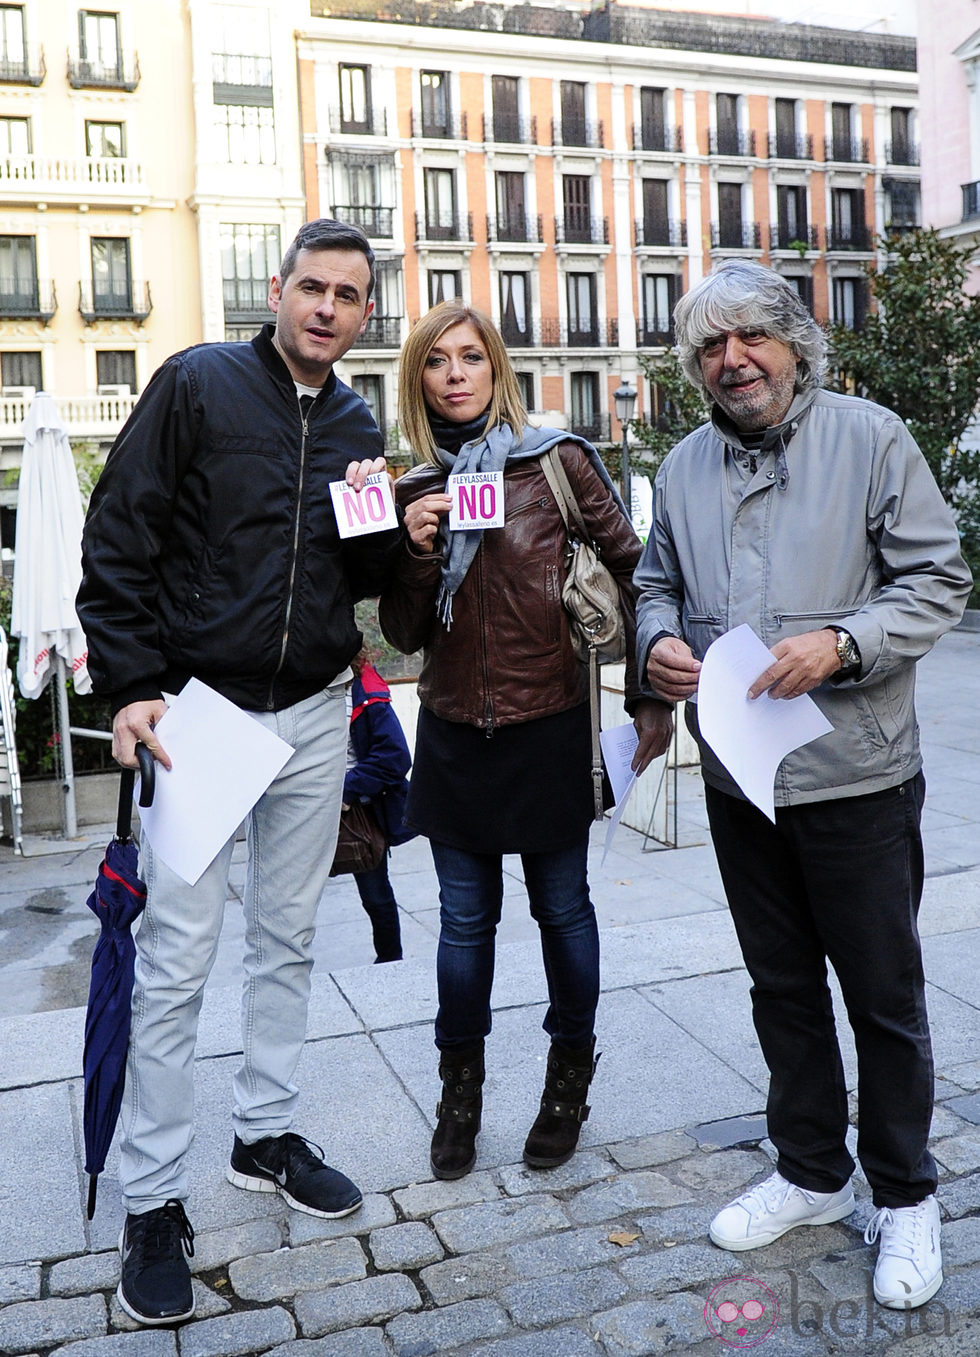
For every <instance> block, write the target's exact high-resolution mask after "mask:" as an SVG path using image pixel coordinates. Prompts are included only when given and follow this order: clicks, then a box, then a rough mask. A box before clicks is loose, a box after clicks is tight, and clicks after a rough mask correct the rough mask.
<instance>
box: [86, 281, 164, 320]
mask: <svg viewBox="0 0 980 1357" xmlns="http://www.w3.org/2000/svg"><path fill="white" fill-rule="evenodd" d="M78 310H79V313H80V314H81V317H82V320H84V322H85V324H86V325H91V324H93V323H94V322H95V321H97V320H135V321H136V323H137V324H138V325H142V323H143V321H144V320H146V318H147V316H148V315H149V314H150V312H151V311H152V310H153V303H152V302H151V301H150V285H149V283H130V284H129V285H128V286H126V285H123V286H117V287H103V286H98V287H96V286H94V285H93V284H92V283H79V285H78Z"/></svg>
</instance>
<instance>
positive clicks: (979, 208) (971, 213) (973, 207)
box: [960, 179, 980, 221]
mask: <svg viewBox="0 0 980 1357" xmlns="http://www.w3.org/2000/svg"><path fill="white" fill-rule="evenodd" d="M960 191H961V192H962V194H963V217H962V220H963V221H972V220H973V218H974V217H980V179H974V181H973V183H972V184H961V185H960Z"/></svg>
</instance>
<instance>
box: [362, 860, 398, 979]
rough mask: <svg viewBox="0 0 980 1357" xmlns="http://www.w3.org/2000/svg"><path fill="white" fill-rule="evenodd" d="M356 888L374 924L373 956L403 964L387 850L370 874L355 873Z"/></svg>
mask: <svg viewBox="0 0 980 1357" xmlns="http://www.w3.org/2000/svg"><path fill="white" fill-rule="evenodd" d="M354 884H355V886H356V887H357V893H358V895H359V896H360V897H361V904H362V905H363V906H364V912H365V914H367V916H368V918H369V919H370V920H371V932H372V934H373V936H374V952H375V957H376V959H377V960H378V961H401V959H402V934H401V925H400V923H399V921H398V902H397V901H396V900H395V893H394V891H393V890H392V889H391V881H390V879H389V877H388V850H387V849H386V850H385V855H384V857H383V858H382V859H381V861H380V862H379V863H378V865H377V867H375V868H374V870H373V871H370V872H355V873H354Z"/></svg>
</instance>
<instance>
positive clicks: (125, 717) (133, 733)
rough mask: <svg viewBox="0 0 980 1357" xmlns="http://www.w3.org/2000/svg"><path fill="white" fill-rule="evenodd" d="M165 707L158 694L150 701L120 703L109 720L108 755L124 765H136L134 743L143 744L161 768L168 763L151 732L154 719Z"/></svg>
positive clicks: (164, 752) (158, 716)
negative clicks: (126, 704)
mask: <svg viewBox="0 0 980 1357" xmlns="http://www.w3.org/2000/svg"><path fill="white" fill-rule="evenodd" d="M166 710H167V704H166V702H164V700H163V698H162V697H159V698H156V699H155V700H154V701H152V702H130V703H129V705H128V706H126V707H120V708H119V710H118V711H117V712H116V715H115V717H114V718H113V722H112V757H113V758H114V759H115V760H116V762H117V763H120V764H122V766H123V767H124V768H136V767H137V766H138V764H137V762H136V746H137V744H145V745H146V747H147V749H148V750H149V751H150V753H151V754H152V755H153V757H154V758H155V759H156V760H157V762H158V763H162V764H163V766H164V768H167V769H169V768H170V767H171V763H170V757H169V755H168V754H167V751H166V750H165V749H164V747H163V745H162V744H161V743H160V741H159V740H158V739H157V737H156V735H155V734H154V730H155V727H156V724H157V722H158V721H159V720H160V718H161V717H162V716H163V713H164V712H165V711H166Z"/></svg>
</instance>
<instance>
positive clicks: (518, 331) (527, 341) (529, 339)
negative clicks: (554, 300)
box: [500, 316, 541, 349]
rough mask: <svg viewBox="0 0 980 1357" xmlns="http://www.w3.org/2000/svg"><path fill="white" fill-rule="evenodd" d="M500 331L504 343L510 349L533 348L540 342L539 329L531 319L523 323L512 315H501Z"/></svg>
mask: <svg viewBox="0 0 980 1357" xmlns="http://www.w3.org/2000/svg"><path fill="white" fill-rule="evenodd" d="M500 333H501V335H502V336H503V340H504V343H505V344H506V345H507V347H508V348H511V349H534V348H537V347H538V345H539V344H540V343H541V329H540V326H538V325H536V324H535V322H534V321H533V320H530V319H525V321H524V323H523V324H521V322H520V321H518V320H515V319H514V317H512V316H511V317H508V316H503V317H501V321H500Z"/></svg>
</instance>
